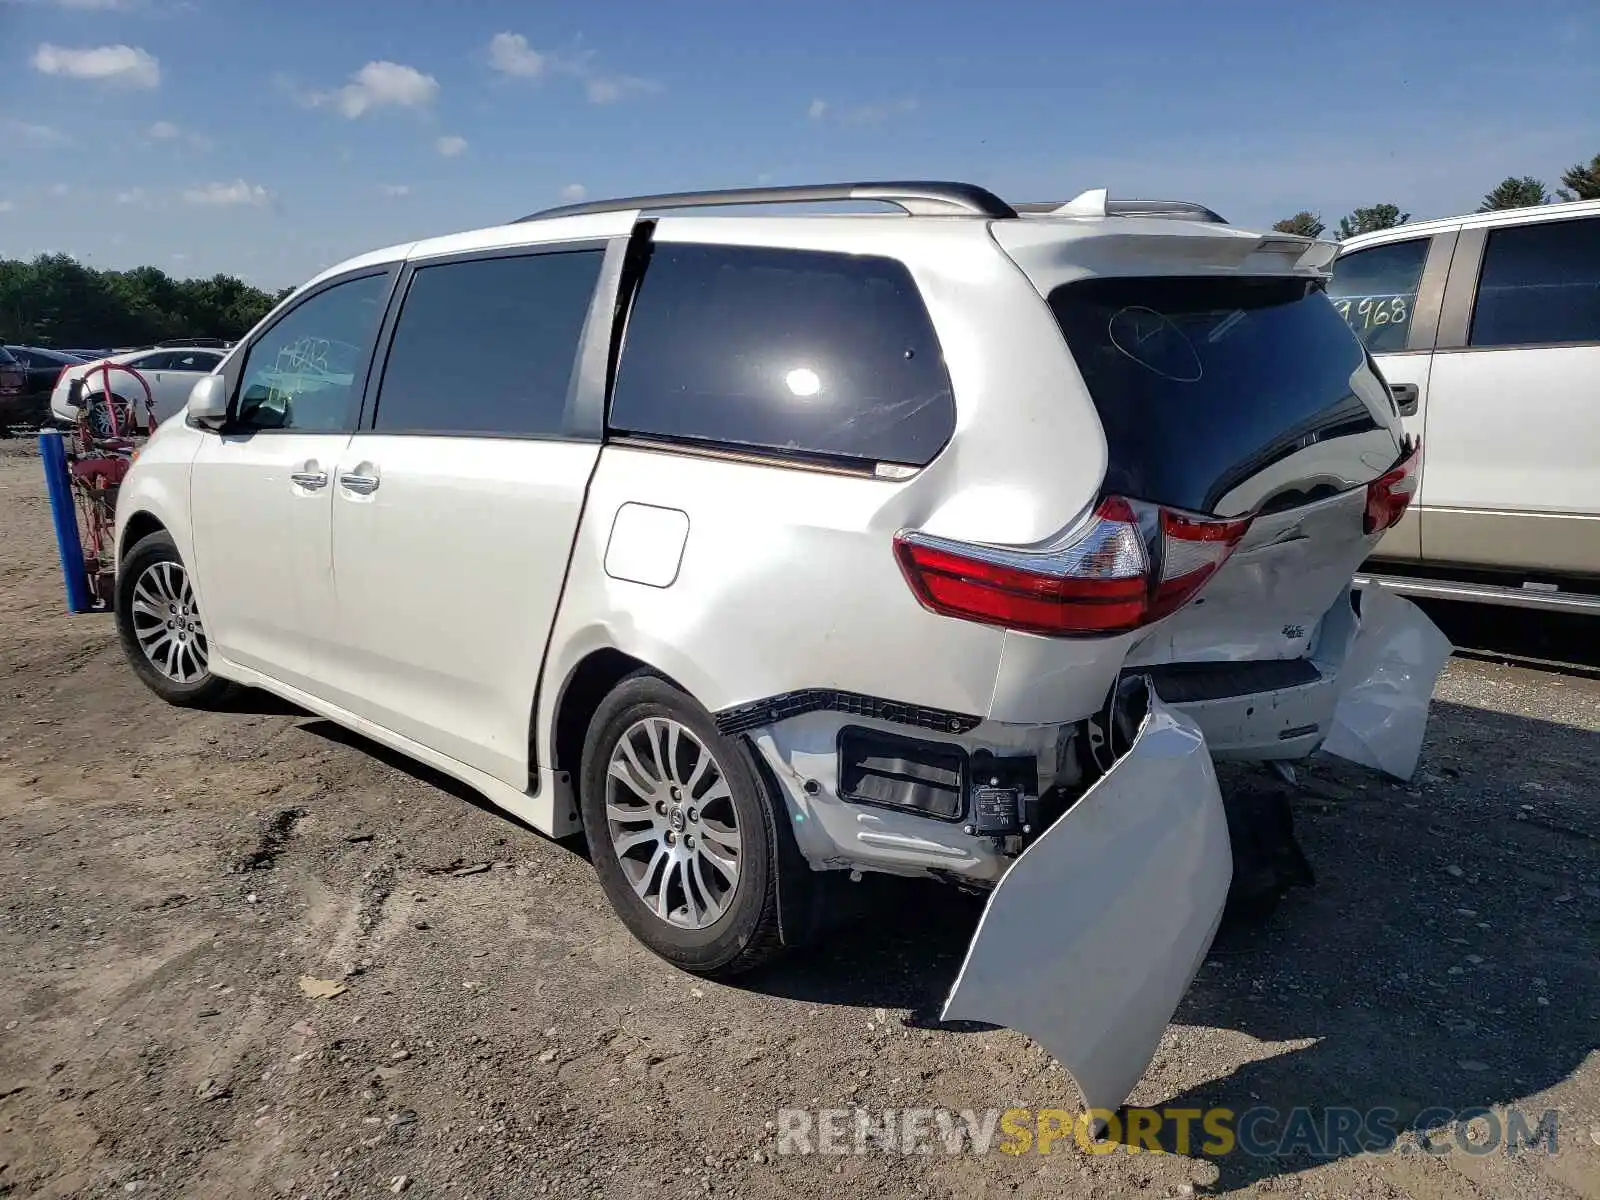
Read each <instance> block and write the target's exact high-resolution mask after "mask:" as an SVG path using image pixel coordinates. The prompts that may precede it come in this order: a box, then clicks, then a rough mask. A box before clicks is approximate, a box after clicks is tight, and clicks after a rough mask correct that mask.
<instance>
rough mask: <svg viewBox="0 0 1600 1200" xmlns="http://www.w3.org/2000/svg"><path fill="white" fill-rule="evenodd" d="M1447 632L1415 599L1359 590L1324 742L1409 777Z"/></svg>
mask: <svg viewBox="0 0 1600 1200" xmlns="http://www.w3.org/2000/svg"><path fill="white" fill-rule="evenodd" d="M1450 651H1451V645H1450V639H1448V638H1447V637H1445V636H1444V634H1443V633H1441V632H1440V631H1439V628H1438V626H1436V625H1435V624H1434V623H1433V622H1432V621H1430V620H1428V618H1427V616H1426V615H1424V614H1423V612H1422V610H1421V609H1419V608H1418V607H1417V606H1416V605H1415V604H1412V603H1411V601H1409V600H1407V599H1406V598H1405V597H1403V596H1397V595H1395V594H1394V593H1393V592H1388V591H1384V589H1383V588H1381V587H1368V588H1363V589H1362V590H1361V626H1360V630H1359V632H1357V634H1356V638H1355V641H1354V643H1353V644H1352V645H1351V647H1350V653H1349V655H1348V656H1347V657H1346V658H1345V662H1344V666H1343V667H1341V668H1340V670H1339V679H1338V689H1339V700H1338V704H1337V706H1336V707H1335V708H1334V710H1333V725H1332V727H1331V728H1330V729H1329V731H1328V736H1327V738H1326V739H1324V741H1323V743H1322V749H1324V750H1326V751H1327V752H1328V753H1329V754H1336V755H1338V756H1339V757H1340V758H1347V759H1349V760H1350V761H1351V762H1355V763H1360V764H1361V765H1362V766H1364V767H1374V768H1376V769H1377V770H1380V771H1383V772H1386V773H1387V774H1389V775H1393V776H1394V777H1395V778H1397V779H1410V778H1411V776H1412V773H1413V772H1414V771H1416V769H1417V757H1418V755H1420V754H1421V752H1422V735H1423V734H1424V733H1425V732H1427V728H1428V704H1429V702H1430V701H1431V700H1432V699H1433V687H1434V684H1435V683H1437V682H1438V679H1439V672H1440V671H1441V670H1443V669H1444V664H1445V660H1446V659H1448V658H1449V657H1450Z"/></svg>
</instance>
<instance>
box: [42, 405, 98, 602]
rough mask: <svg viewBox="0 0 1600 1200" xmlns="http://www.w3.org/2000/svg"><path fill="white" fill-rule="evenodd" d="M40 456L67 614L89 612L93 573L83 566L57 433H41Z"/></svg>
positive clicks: (69, 482) (64, 455)
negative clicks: (65, 584) (62, 578)
mask: <svg viewBox="0 0 1600 1200" xmlns="http://www.w3.org/2000/svg"><path fill="white" fill-rule="evenodd" d="M39 457H40V458H42V459H43V460H44V482H45V486H46V487H47V488H49V490H50V517H51V519H52V520H53V521H54V522H55V526H56V549H57V550H58V551H60V554H61V574H62V576H63V577H64V578H65V579H66V581H67V611H68V612H75V613H85V612H88V611H89V610H90V608H92V607H93V602H92V601H91V600H90V597H89V572H88V570H87V569H86V568H85V567H84V565H83V542H82V541H81V540H80V539H79V537H78V513H77V509H76V508H74V507H73V503H72V479H71V476H69V475H68V474H67V448H66V445H65V444H64V443H63V442H62V440H61V434H60V433H59V432H58V431H57V430H54V429H45V430H42V431H41V432H40V434H39Z"/></svg>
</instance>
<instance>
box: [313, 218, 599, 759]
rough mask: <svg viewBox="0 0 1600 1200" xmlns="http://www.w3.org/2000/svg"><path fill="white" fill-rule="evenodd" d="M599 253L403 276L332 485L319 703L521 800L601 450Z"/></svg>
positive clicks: (430, 266) (546, 254)
mask: <svg viewBox="0 0 1600 1200" xmlns="http://www.w3.org/2000/svg"><path fill="white" fill-rule="evenodd" d="M614 253H620V244H619V248H618V250H617V251H614ZM605 260H606V248H605V246H604V244H601V243H592V242H591V243H586V244H577V245H575V244H572V243H563V244H558V245H551V246H543V247H526V246H523V247H518V248H517V250H516V251H515V253H510V254H508V253H499V254H494V255H490V256H487V257H485V256H482V255H479V256H471V257H465V258H462V257H458V258H454V259H448V260H434V261H429V262H423V263H420V264H416V265H414V266H413V267H412V268H411V269H410V272H409V276H408V278H406V279H403V280H402V283H401V287H402V288H403V289H404V300H403V302H402V304H401V307H400V310H399V317H398V319H397V320H396V322H395V332H394V336H393V341H392V343H391V346H390V348H389V352H388V355H387V363H386V366H385V368H384V370H383V375H382V379H381V381H380V382H379V384H378V387H377V389H376V405H375V411H374V413H373V416H372V418H371V420H370V421H369V422H368V423H367V424H366V425H365V427H364V428H362V429H361V430H360V431H359V432H358V433H357V434H356V435H355V436H354V437H353V438H352V439H351V440H350V444H349V446H348V447H347V448H346V449H345V452H344V454H343V456H342V457H341V459H340V460H339V473H338V478H337V479H336V480H335V481H334V483H333V486H332V487H331V488H330V489H329V490H330V491H331V492H332V495H333V556H334V567H335V570H334V577H335V579H336V581H337V590H338V603H339V635H338V645H337V647H336V648H332V649H331V652H330V657H329V659H328V667H327V669H328V671H329V674H330V678H329V680H328V686H329V688H330V691H329V693H328V694H329V696H330V698H331V699H332V700H333V701H334V702H335V703H338V704H340V705H342V706H343V707H345V708H347V709H349V710H350V711H352V712H354V713H356V714H358V715H360V716H363V717H365V718H367V719H369V720H371V721H374V722H376V723H377V724H378V725H380V726H383V727H384V728H386V729H389V730H391V731H393V732H395V733H398V734H401V735H402V736H404V737H407V738H410V739H411V740H413V741H416V742H419V743H421V744H422V745H424V746H426V747H428V748H429V749H432V750H434V751H437V752H439V753H442V754H446V755H448V756H449V757H451V758H454V759H456V760H457V761H459V762H462V763H465V764H467V765H469V766H472V767H476V768H477V769H479V770H482V771H486V772H488V773H489V774H491V775H494V776H496V777H497V778H499V779H501V780H503V781H504V782H506V783H509V784H511V785H513V786H515V787H517V788H519V789H521V788H525V787H527V784H528V773H529V765H530V764H529V744H528V732H529V724H530V720H531V717H532V711H533V699H534V693H535V690H536V687H537V683H538V679H539V674H540V668H541V665H542V663H543V659H544V652H545V646H546V644H547V641H548V639H549V632H550V626H551V624H552V623H553V621H554V619H555V613H556V607H557V605H558V604H559V602H560V599H561V589H562V585H563V583H564V581H565V577H566V569H567V560H568V557H569V556H570V554H571V550H572V543H573V540H574V538H575V537H576V535H577V528H578V519H579V517H580V515H581V514H582V511H583V500H584V494H585V491H586V489H587V487H588V482H589V476H590V474H591V473H592V472H593V469H594V465H595V462H596V461H597V459H598V456H599V452H600V429H601V424H602V422H601V417H600V406H601V404H602V403H603V399H602V398H603V394H604V373H605V354H604V347H605V346H606V344H607V338H608V336H609V335H608V332H607V331H608V330H609V325H610V314H611V297H610V296H609V295H608V296H605V297H604V298H603V299H600V300H597V299H596V296H597V293H598V292H599V291H606V290H612V291H614V285H612V287H611V289H603V288H602V289H597V283H598V281H599V280H600V278H601V272H602V266H603V264H604V263H605ZM606 278H611V275H610V274H607V276H606ZM591 310H592V311H593V313H594V316H593V318H591V315H590V314H591ZM586 346H587V347H590V348H594V347H598V348H599V353H598V354H594V353H581V352H580V351H581V350H582V348H584V347H586Z"/></svg>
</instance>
